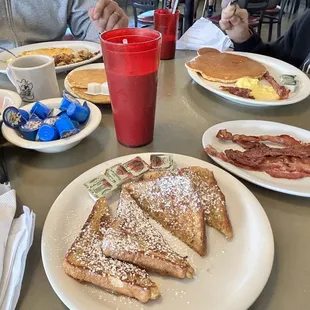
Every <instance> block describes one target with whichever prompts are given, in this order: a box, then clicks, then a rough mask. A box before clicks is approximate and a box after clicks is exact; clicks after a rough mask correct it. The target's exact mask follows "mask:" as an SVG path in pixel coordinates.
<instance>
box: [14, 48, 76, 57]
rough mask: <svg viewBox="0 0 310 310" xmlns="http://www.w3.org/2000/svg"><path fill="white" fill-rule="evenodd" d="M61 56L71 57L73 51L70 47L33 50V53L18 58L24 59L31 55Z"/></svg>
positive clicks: (26, 52)
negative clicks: (23, 57)
mask: <svg viewBox="0 0 310 310" xmlns="http://www.w3.org/2000/svg"><path fill="white" fill-rule="evenodd" d="M60 54H67V55H71V54H73V49H71V48H68V47H49V48H39V49H36V50H32V51H24V52H22V53H21V54H19V55H18V56H19V57H22V56H30V55H45V56H51V57H55V56H57V55H60Z"/></svg>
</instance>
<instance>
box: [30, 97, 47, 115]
mask: <svg viewBox="0 0 310 310" xmlns="http://www.w3.org/2000/svg"><path fill="white" fill-rule="evenodd" d="M51 112H52V109H51V108H49V107H48V106H46V105H45V104H43V103H41V102H40V101H37V102H36V103H35V104H34V105H33V106H32V108H31V110H30V114H31V115H33V114H35V115H36V116H38V117H39V118H41V119H46V118H47V117H48V116H49V115H50V114H51Z"/></svg>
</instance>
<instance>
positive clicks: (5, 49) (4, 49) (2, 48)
mask: <svg viewBox="0 0 310 310" xmlns="http://www.w3.org/2000/svg"><path fill="white" fill-rule="evenodd" d="M0 49H1V50H3V51H6V52H8V53H9V54H11V55H12V56H14V57H15V58H16V57H17V56H16V55H15V54H14V53H13V52H11V51H10V50H8V49H7V48H4V47H1V46H0Z"/></svg>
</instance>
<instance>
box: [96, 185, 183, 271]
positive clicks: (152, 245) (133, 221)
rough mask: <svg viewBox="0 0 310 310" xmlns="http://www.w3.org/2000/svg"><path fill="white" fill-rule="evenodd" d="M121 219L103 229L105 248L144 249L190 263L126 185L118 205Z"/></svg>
mask: <svg viewBox="0 0 310 310" xmlns="http://www.w3.org/2000/svg"><path fill="white" fill-rule="evenodd" d="M117 223H118V225H119V227H118V229H115V227H109V228H107V229H106V230H105V231H104V232H103V233H104V238H103V243H102V246H103V249H110V250H111V249H112V250H113V251H120V252H122V251H126V252H132V253H137V252H139V251H140V252H141V251H142V252H143V253H144V254H145V255H149V256H153V255H154V253H160V254H162V256H163V257H164V258H165V260H167V261H170V262H172V263H177V264H178V265H181V266H183V267H186V266H188V263H187V261H186V258H184V257H182V256H180V255H179V254H177V253H176V252H175V251H174V250H173V249H172V248H171V247H170V245H169V244H168V243H167V242H166V241H165V239H164V238H163V236H162V234H161V233H160V232H159V231H158V230H157V229H156V228H154V227H153V226H152V224H151V223H150V222H149V220H148V218H147V216H146V214H145V213H144V211H142V210H141V209H140V208H139V207H138V206H137V204H136V202H135V201H134V200H133V199H132V198H131V196H130V195H129V193H128V192H127V191H126V190H125V189H124V190H123V191H122V193H121V197H120V201H119V205H118V207H117Z"/></svg>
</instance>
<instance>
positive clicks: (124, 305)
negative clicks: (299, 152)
mask: <svg viewBox="0 0 310 310" xmlns="http://www.w3.org/2000/svg"><path fill="white" fill-rule="evenodd" d="M171 155H172V156H173V159H174V162H175V163H176V166H177V167H186V166H201V167H204V168H208V169H210V170H212V171H213V172H214V175H215V178H216V179H217V181H218V184H219V186H220V188H221V190H222V191H223V193H224V194H225V197H226V202H227V209H228V212H229V216H230V219H231V222H232V226H233V229H234V237H233V239H232V240H231V241H227V240H226V239H225V238H224V237H223V236H222V235H221V234H220V233H219V232H217V231H216V230H214V229H211V228H208V229H207V240H208V241H207V246H208V254H207V256H205V257H200V256H199V255H198V254H196V252H194V251H193V250H191V249H190V248H189V247H187V246H186V245H185V244H183V243H182V242H181V241H180V240H179V239H177V238H175V237H174V236H172V235H171V234H170V233H168V232H167V231H165V230H164V229H163V228H161V227H160V226H159V225H157V226H156V228H157V229H158V230H160V232H161V233H162V235H163V236H164V238H165V239H166V240H167V241H168V242H169V243H170V245H172V246H173V248H174V249H175V250H176V251H177V252H178V253H179V254H181V255H184V256H188V261H189V263H190V264H191V265H192V266H194V268H195V270H196V275H197V277H196V278H194V279H192V280H190V279H187V280H186V279H183V280H178V279H175V278H171V277H163V276H159V275H155V274H151V278H152V280H154V282H156V283H157V284H158V285H159V287H160V291H161V298H159V299H158V300H156V301H150V302H148V303H147V304H141V303H139V302H138V301H136V300H134V299H131V298H129V297H124V296H115V295H113V294H110V293H108V292H106V291H104V290H101V289H99V288H96V287H95V286H92V285H85V284H82V283H79V282H77V281H75V280H74V279H72V278H71V277H69V276H67V275H66V274H65V272H64V270H63V269H62V260H63V258H64V255H65V254H66V251H67V250H68V249H69V247H70V246H71V244H72V242H73V241H74V239H75V238H76V236H77V235H78V233H79V231H80V229H81V227H82V225H83V224H84V222H85V220H86V218H87V217H88V215H89V213H90V211H91V209H92V206H93V204H94V201H93V200H92V199H91V198H90V196H89V194H88V192H87V190H86V189H85V188H84V186H83V184H84V183H85V182H87V181H89V180H91V179H93V178H95V177H97V176H98V175H99V174H100V173H101V172H102V171H104V170H105V169H107V168H109V167H112V166H114V165H116V164H119V163H124V162H126V161H128V160H130V159H133V158H134V157H135V156H140V157H141V158H142V159H144V160H145V161H146V162H149V159H150V153H143V154H136V155H128V156H123V157H120V158H115V159H112V160H109V161H107V162H104V163H102V164H100V165H98V166H96V167H94V168H92V169H90V170H88V171H86V172H85V173H83V174H82V175H80V176H79V177H77V178H76V179H75V180H74V181H73V182H72V183H70V184H69V185H68V186H67V187H66V188H65V189H64V190H63V192H62V193H61V194H60V195H59V197H58V198H57V199H56V201H55V202H54V204H53V206H52V207H51V209H50V211H49V214H48V216H47V218H46V221H45V224H44V228H43V234H42V244H41V250H42V259H43V265H44V269H45V272H46V274H47V277H48V280H49V282H50V283H51V285H52V287H53V289H54V290H55V292H56V294H57V295H58V296H59V298H60V299H61V300H62V301H63V302H64V303H65V305H66V306H67V307H68V308H69V309H74V310H84V309H92V310H102V309H119V310H130V309H139V310H140V309H167V310H168V309H180V310H182V309H189V308H190V309H196V310H199V309H205V307H206V304H207V305H208V308H209V309H213V310H215V309H216V310H226V309H230V310H234V309H235V310H242V309H247V308H248V307H249V306H250V305H251V304H252V303H253V302H254V300H255V299H256V298H257V297H258V295H259V294H260V293H261V291H262V289H263V288H264V286H265V284H266V282H267V280H268V277H269V275H270V272H271V268H272V264H273V257H274V243H273V234H272V230H271V227H270V224H269V221H268V218H267V216H266V214H265V212H264V210H263V208H262V206H261V205H260V203H259V202H258V200H257V199H256V198H255V197H254V195H253V194H252V193H251V192H250V191H249V190H248V189H247V188H246V187H245V186H244V185H243V184H242V183H241V182H240V181H238V180H237V179H236V178H234V177H233V176H232V175H230V174H229V173H227V172H225V171H224V170H222V169H220V168H218V167H215V166H214V165H211V164H209V163H206V162H205V161H202V160H199V159H196V158H192V157H188V156H184V155H178V154H171ZM118 197H119V192H116V193H115V194H114V195H113V196H112V197H111V198H109V202H110V205H111V208H112V212H113V210H115V208H116V205H117V202H118ZM152 223H153V222H152ZM257 270H259V273H257Z"/></svg>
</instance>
